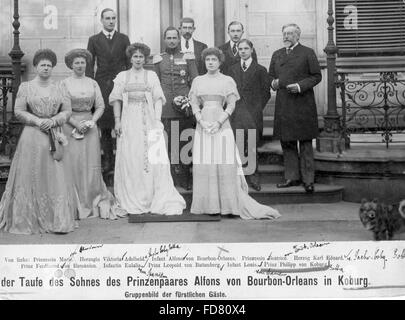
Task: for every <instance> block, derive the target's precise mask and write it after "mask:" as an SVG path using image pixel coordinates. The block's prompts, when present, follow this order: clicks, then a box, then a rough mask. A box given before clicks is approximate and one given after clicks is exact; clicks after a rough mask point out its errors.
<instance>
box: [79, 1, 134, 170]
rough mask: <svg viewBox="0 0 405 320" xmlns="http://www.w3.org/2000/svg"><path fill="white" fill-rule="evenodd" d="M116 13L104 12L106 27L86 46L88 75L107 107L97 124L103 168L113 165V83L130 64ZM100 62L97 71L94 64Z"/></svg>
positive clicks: (127, 43) (125, 38) (112, 166)
mask: <svg viewBox="0 0 405 320" xmlns="http://www.w3.org/2000/svg"><path fill="white" fill-rule="evenodd" d="M116 22H117V15H116V13H115V12H114V10H112V9H110V8H106V9H104V10H103V11H102V12H101V23H102V25H103V30H102V31H101V32H100V33H98V34H96V35H94V36H92V37H90V38H89V42H88V45H87V50H89V51H90V52H91V54H92V55H93V61H92V63H91V64H89V65H88V66H87V70H86V75H87V76H88V77H91V78H93V79H95V80H96V81H97V83H98V84H99V86H100V89H101V93H102V95H103V99H104V103H105V106H106V108H105V111H104V114H103V115H102V117H101V118H100V120H99V121H98V126H99V128H100V130H101V150H102V151H103V157H102V166H103V172H108V171H111V170H113V168H114V155H113V139H112V136H111V131H112V129H113V128H114V113H113V110H112V107H110V106H109V105H108V97H109V95H110V93H111V91H112V89H113V87H114V83H113V80H114V78H115V76H116V75H117V74H118V73H119V72H121V71H124V70H127V69H128V68H129V67H130V63H129V60H128V58H127V56H126V54H125V50H126V49H127V47H128V46H129V44H130V43H129V39H128V36H126V35H125V34H122V33H119V32H118V31H115V25H116ZM95 64H96V65H97V69H96V72H94V65H95Z"/></svg>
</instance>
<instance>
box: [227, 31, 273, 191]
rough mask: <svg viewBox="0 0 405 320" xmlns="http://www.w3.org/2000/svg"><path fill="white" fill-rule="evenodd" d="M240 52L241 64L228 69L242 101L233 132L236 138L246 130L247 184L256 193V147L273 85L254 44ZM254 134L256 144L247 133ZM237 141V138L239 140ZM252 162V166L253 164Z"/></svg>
mask: <svg viewBox="0 0 405 320" xmlns="http://www.w3.org/2000/svg"><path fill="white" fill-rule="evenodd" d="M238 52H239V56H240V57H241V60H240V62H239V63H236V64H234V65H233V66H231V67H230V68H229V75H230V76H231V77H232V78H233V79H234V80H235V82H236V85H237V88H238V92H239V95H240V100H238V101H237V102H236V107H235V111H234V112H233V114H232V116H231V125H232V129H233V130H234V132H235V137H236V138H237V137H238V134H237V132H238V131H239V130H243V134H244V139H243V142H244V148H243V149H241V148H240V147H239V145H238V147H239V151H240V152H242V151H244V153H245V157H246V156H247V157H248V161H249V163H248V167H247V169H248V172H246V171H247V169H245V173H246V174H250V175H248V176H247V179H246V180H247V182H248V183H249V185H250V186H251V187H252V188H253V189H255V190H256V191H260V190H261V185H260V179H259V175H258V174H257V167H258V165H257V146H258V144H259V142H260V139H261V136H262V132H263V109H264V107H265V106H266V104H267V102H268V101H269V99H270V97H271V94H270V81H269V77H268V75H267V70H266V68H265V67H263V66H261V65H260V64H258V63H257V62H256V61H254V60H253V58H252V53H253V43H252V42H251V41H250V40H247V39H242V40H241V41H239V43H238ZM249 131H250V132H251V133H252V132H253V133H254V140H253V141H252V140H250V141H249V139H248V132H249ZM237 141H238V138H237ZM252 162H253V163H252Z"/></svg>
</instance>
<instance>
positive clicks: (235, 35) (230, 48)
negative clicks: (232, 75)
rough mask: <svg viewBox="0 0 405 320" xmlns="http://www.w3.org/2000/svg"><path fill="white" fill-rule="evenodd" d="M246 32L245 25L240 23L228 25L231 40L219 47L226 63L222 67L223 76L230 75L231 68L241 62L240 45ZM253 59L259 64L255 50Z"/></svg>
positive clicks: (233, 22) (234, 22) (235, 22)
mask: <svg viewBox="0 0 405 320" xmlns="http://www.w3.org/2000/svg"><path fill="white" fill-rule="evenodd" d="M244 32H245V31H244V29H243V24H242V23H240V22H239V21H232V22H231V23H230V24H229V25H228V36H229V39H230V40H229V41H228V42H227V43H225V44H223V45H222V46H220V47H219V49H220V50H221V51H222V52H223V53H224V55H225V62H224V63H223V64H222V65H221V72H222V73H223V74H226V75H229V68H230V67H231V66H232V65H234V64H235V63H238V62H239V61H240V56H239V54H238V43H239V41H240V40H241V39H242V36H243V33H244ZM252 58H253V60H254V61H256V62H257V55H256V51H255V50H254V49H253V52H252Z"/></svg>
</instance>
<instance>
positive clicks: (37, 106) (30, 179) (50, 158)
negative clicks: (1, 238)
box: [0, 49, 75, 234]
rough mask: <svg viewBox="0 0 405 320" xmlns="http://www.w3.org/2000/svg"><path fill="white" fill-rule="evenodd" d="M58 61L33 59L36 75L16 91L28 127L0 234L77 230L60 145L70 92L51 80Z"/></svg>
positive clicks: (2, 205)
mask: <svg viewBox="0 0 405 320" xmlns="http://www.w3.org/2000/svg"><path fill="white" fill-rule="evenodd" d="M56 61H57V60H56V55H55V53H54V52H53V51H51V50H49V49H42V50H38V51H37V52H36V53H35V55H34V61H33V64H34V67H35V70H36V72H37V76H36V77H35V78H34V79H33V80H31V81H28V82H24V83H22V84H21V85H20V88H19V90H18V93H17V99H16V102H15V115H16V117H17V118H18V119H19V120H20V121H22V122H23V123H24V125H25V126H24V129H23V131H22V134H21V137H20V140H19V142H18V146H17V150H16V152H15V154H14V158H13V162H12V163H11V168H10V172H9V176H8V180H7V185H6V189H5V191H4V194H3V197H2V199H1V202H0V230H4V231H8V232H11V233H18V234H34V233H44V232H54V233H67V232H70V231H73V230H74V227H75V221H74V214H75V206H74V201H73V199H72V197H71V195H72V193H71V189H72V182H71V180H70V179H69V176H68V175H66V174H65V170H64V169H65V168H64V164H65V159H63V157H62V153H61V152H60V147H61V145H59V143H61V142H62V141H63V136H62V134H61V129H60V128H61V126H62V125H63V124H64V123H65V122H66V121H67V119H68V118H69V117H70V115H71V107H70V99H68V97H67V95H66V92H65V91H64V90H63V88H61V87H60V86H58V85H56V84H55V83H54V82H53V81H52V78H51V75H52V69H53V67H54V66H55V65H56ZM51 142H52V143H51ZM50 146H52V150H51V151H50Z"/></svg>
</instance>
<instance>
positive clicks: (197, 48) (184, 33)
mask: <svg viewBox="0 0 405 320" xmlns="http://www.w3.org/2000/svg"><path fill="white" fill-rule="evenodd" d="M194 31H195V24H194V19H192V18H187V17H185V18H183V19H181V21H180V34H181V41H180V44H181V52H183V53H193V54H194V56H195V63H196V65H197V69H198V74H199V75H202V74H204V73H206V72H207V69H206V68H205V63H204V61H202V58H201V53H202V52H203V50H204V49H206V48H207V45H206V44H205V43H202V42H200V41H197V40H195V39H194V38H193V33H194Z"/></svg>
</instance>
